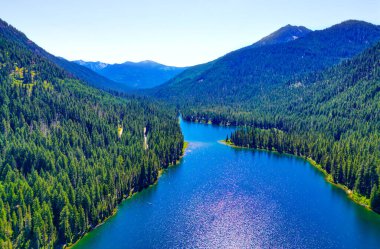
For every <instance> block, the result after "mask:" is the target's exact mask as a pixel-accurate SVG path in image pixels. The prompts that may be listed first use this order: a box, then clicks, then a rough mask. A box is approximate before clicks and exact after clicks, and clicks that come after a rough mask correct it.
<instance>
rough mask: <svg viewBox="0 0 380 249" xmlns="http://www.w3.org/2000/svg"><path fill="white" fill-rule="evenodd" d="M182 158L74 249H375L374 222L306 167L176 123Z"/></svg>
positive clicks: (379, 232)
mask: <svg viewBox="0 0 380 249" xmlns="http://www.w3.org/2000/svg"><path fill="white" fill-rule="evenodd" d="M181 127H182V131H183V133H184V135H185V140H186V141H189V142H190V143H189V147H188V149H187V151H186V156H185V157H184V158H183V159H182V161H181V163H180V164H179V165H177V166H175V167H172V168H170V169H169V170H167V171H166V172H165V174H163V175H162V177H161V178H160V179H159V182H158V184H156V185H154V186H153V187H150V188H148V189H146V190H144V191H142V192H141V193H139V194H136V195H135V196H134V197H133V198H130V199H128V200H126V201H124V202H123V203H122V204H121V205H120V206H119V210H118V212H117V214H116V215H115V216H114V217H112V218H110V219H109V220H108V221H107V222H106V223H105V224H103V225H102V226H100V227H98V228H97V229H95V230H94V231H92V232H91V233H89V234H88V235H87V236H85V237H84V238H83V239H82V240H81V241H80V242H79V243H78V244H77V245H76V246H75V247H74V248H75V249H79V248H91V249H96V248H380V215H377V214H375V213H373V212H371V211H368V210H366V209H365V208H364V207H361V206H359V205H357V204H355V203H353V202H352V201H351V200H349V199H348V198H347V196H346V194H345V193H344V191H342V190H340V189H338V188H336V187H334V186H332V185H331V184H329V183H327V182H326V181H325V180H324V178H323V175H322V174H321V173H320V172H318V171H317V170H316V169H315V168H313V167H312V166H311V165H310V164H309V163H308V162H306V161H304V160H302V159H299V158H296V157H293V156H284V155H278V154H275V153H269V152H262V151H252V150H245V149H234V148H230V147H227V146H224V145H222V144H219V143H218V142H217V141H218V140H221V139H224V138H225V137H226V135H227V134H229V133H230V132H231V131H232V129H231V128H226V127H217V126H211V125H202V124H194V123H186V122H181Z"/></svg>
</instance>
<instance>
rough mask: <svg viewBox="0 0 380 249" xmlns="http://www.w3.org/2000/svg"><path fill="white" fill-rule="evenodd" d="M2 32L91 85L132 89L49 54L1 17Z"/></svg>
mask: <svg viewBox="0 0 380 249" xmlns="http://www.w3.org/2000/svg"><path fill="white" fill-rule="evenodd" d="M0 34H1V36H2V37H4V38H6V39H8V40H12V41H13V42H15V43H17V44H18V45H19V46H20V47H23V48H25V49H28V50H29V51H32V52H33V53H34V54H38V55H40V56H42V57H44V58H46V59H48V60H50V61H52V62H54V63H55V64H57V65H59V66H60V67H61V68H63V69H64V70H66V72H68V74H70V76H72V77H75V78H77V79H80V80H83V81H84V82H86V83H88V84H89V85H91V86H94V87H97V88H100V89H104V90H113V91H122V92H126V91H129V90H131V89H130V88H128V87H127V86H126V85H123V84H120V83H117V82H115V81H112V80H110V79H107V78H105V77H103V76H101V75H99V74H97V73H95V72H93V71H92V70H90V69H88V68H86V67H83V66H80V65H78V64H76V63H74V62H70V61H67V60H66V59H64V58H60V57H56V56H54V55H52V54H49V53H48V52H46V51H45V50H44V49H42V48H41V47H39V46H38V45H36V44H35V43H34V42H33V41H31V40H29V39H28V37H26V36H25V35H24V34H23V33H21V32H20V31H18V30H17V29H15V28H14V27H12V26H10V25H8V24H7V23H6V22H4V21H3V20H1V19H0Z"/></svg>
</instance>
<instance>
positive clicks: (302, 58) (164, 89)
mask: <svg viewBox="0 0 380 249" xmlns="http://www.w3.org/2000/svg"><path fill="white" fill-rule="evenodd" d="M379 40H380V27H378V26H376V25H373V24H370V23H366V22H361V21H346V22H343V23H341V24H337V25H334V26H332V27H330V28H327V29H325V30H321V31H314V32H308V33H307V34H305V36H304V37H301V38H299V39H296V40H294V41H290V42H280V43H275V42H274V43H269V44H270V45H260V44H258V45H257V44H253V45H252V46H249V47H246V48H242V49H239V50H237V51H234V52H231V53H229V54H227V55H225V56H223V57H221V58H219V59H217V60H215V61H213V62H211V63H207V64H204V65H202V66H196V67H191V68H189V69H187V70H186V71H184V72H183V73H182V74H180V75H178V76H177V77H175V78H174V79H172V80H171V81H169V82H167V83H166V84H164V85H162V86H160V87H157V88H155V89H154V91H153V92H151V93H150V94H152V95H153V96H155V97H157V98H160V99H163V100H166V101H168V102H170V103H173V104H176V105H178V106H179V107H180V109H181V111H182V112H183V113H184V115H185V117H187V118H189V119H191V117H190V116H193V119H194V118H195V119H199V118H201V119H202V118H205V119H212V121H213V122H214V123H219V122H221V120H220V119H221V118H223V119H224V120H225V121H227V120H228V121H230V122H234V121H239V122H240V121H241V122H240V123H244V122H245V121H246V120H248V119H249V118H250V117H251V116H252V115H250V114H249V113H251V112H252V109H255V108H256V106H257V105H259V104H260V103H261V101H262V99H263V98H267V96H268V95H270V94H271V92H272V91H273V89H274V88H277V87H278V86H282V85H283V84H285V83H286V82H287V81H289V80H291V79H293V78H296V77H298V76H300V75H306V74H309V73H311V72H318V71H323V70H325V69H327V68H329V67H331V66H333V65H336V64H338V63H340V62H342V61H343V60H345V59H349V58H352V57H353V56H355V55H357V54H359V53H360V52H362V51H363V50H365V49H366V48H369V47H371V46H372V45H374V44H375V43H376V42H377V41H379ZM247 112H248V115H247Z"/></svg>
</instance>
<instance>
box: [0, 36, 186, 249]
mask: <svg viewBox="0 0 380 249" xmlns="http://www.w3.org/2000/svg"><path fill="white" fill-rule="evenodd" d="M0 31H2V32H4V30H0ZM0 82H1V84H0V121H1V122H0V130H1V133H0V153H1V157H0V247H1V248H4V249H6V248H52V247H62V246H63V245H70V244H71V243H73V242H75V241H76V240H78V239H79V238H80V237H81V236H82V235H83V234H85V233H86V232H87V231H89V230H91V229H92V228H94V227H95V226H97V225H98V224H100V223H101V222H103V221H104V220H105V219H106V218H107V217H109V216H110V215H112V214H113V212H114V210H115V208H116V206H117V205H118V204H119V203H120V202H121V201H122V200H123V199H124V198H126V197H128V196H130V195H131V194H132V193H134V192H137V191H140V190H142V189H143V188H145V187H147V186H149V185H151V184H153V183H154V182H156V180H157V177H158V175H159V171H160V170H161V169H163V168H166V167H168V166H169V165H171V164H174V163H175V162H176V161H177V160H178V159H179V158H180V156H181V155H182V149H183V145H184V142H183V135H182V133H181V130H180V127H179V123H178V119H177V115H176V112H175V111H174V109H172V108H168V107H167V106H165V105H162V104H160V103H157V102H154V101H148V100H146V99H140V98H135V97H126V96H124V98H119V97H115V96H112V95H111V94H109V93H106V92H103V91H100V90H97V89H94V88H91V87H89V86H87V85H86V84H85V83H83V82H81V81H78V80H76V79H74V78H72V77H71V76H70V75H69V74H68V73H67V72H66V71H64V70H63V69H61V68H59V67H58V66H57V65H56V64H54V63H53V62H51V61H49V60H48V59H46V58H44V57H42V56H40V55H38V54H35V53H34V52H33V51H30V50H29V49H28V48H26V47H25V46H23V45H22V44H21V43H20V42H19V41H17V40H10V39H8V38H7V36H3V33H1V32H0ZM119 128H122V129H121V132H119V131H120V130H119ZM144 128H145V131H146V135H147V142H148V148H146V147H145V148H144Z"/></svg>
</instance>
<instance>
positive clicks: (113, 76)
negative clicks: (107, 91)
mask: <svg viewBox="0 0 380 249" xmlns="http://www.w3.org/2000/svg"><path fill="white" fill-rule="evenodd" d="M74 62H75V63H77V64H79V65H81V66H84V67H87V68H89V69H91V70H92V71H94V72H96V73H98V74H100V75H102V76H104V77H106V78H108V79H110V80H112V81H115V82H118V83H121V84H123V85H125V86H128V87H129V88H138V89H142V88H152V87H155V86H158V85H161V84H163V83H165V82H166V81H168V80H170V79H172V78H173V77H175V76H176V75H178V74H179V73H181V72H182V71H184V70H185V69H186V67H171V66H166V65H162V64H160V63H157V62H154V61H141V62H129V61H127V62H124V63H122V64H107V63H103V62H87V61H82V60H77V61H74Z"/></svg>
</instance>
